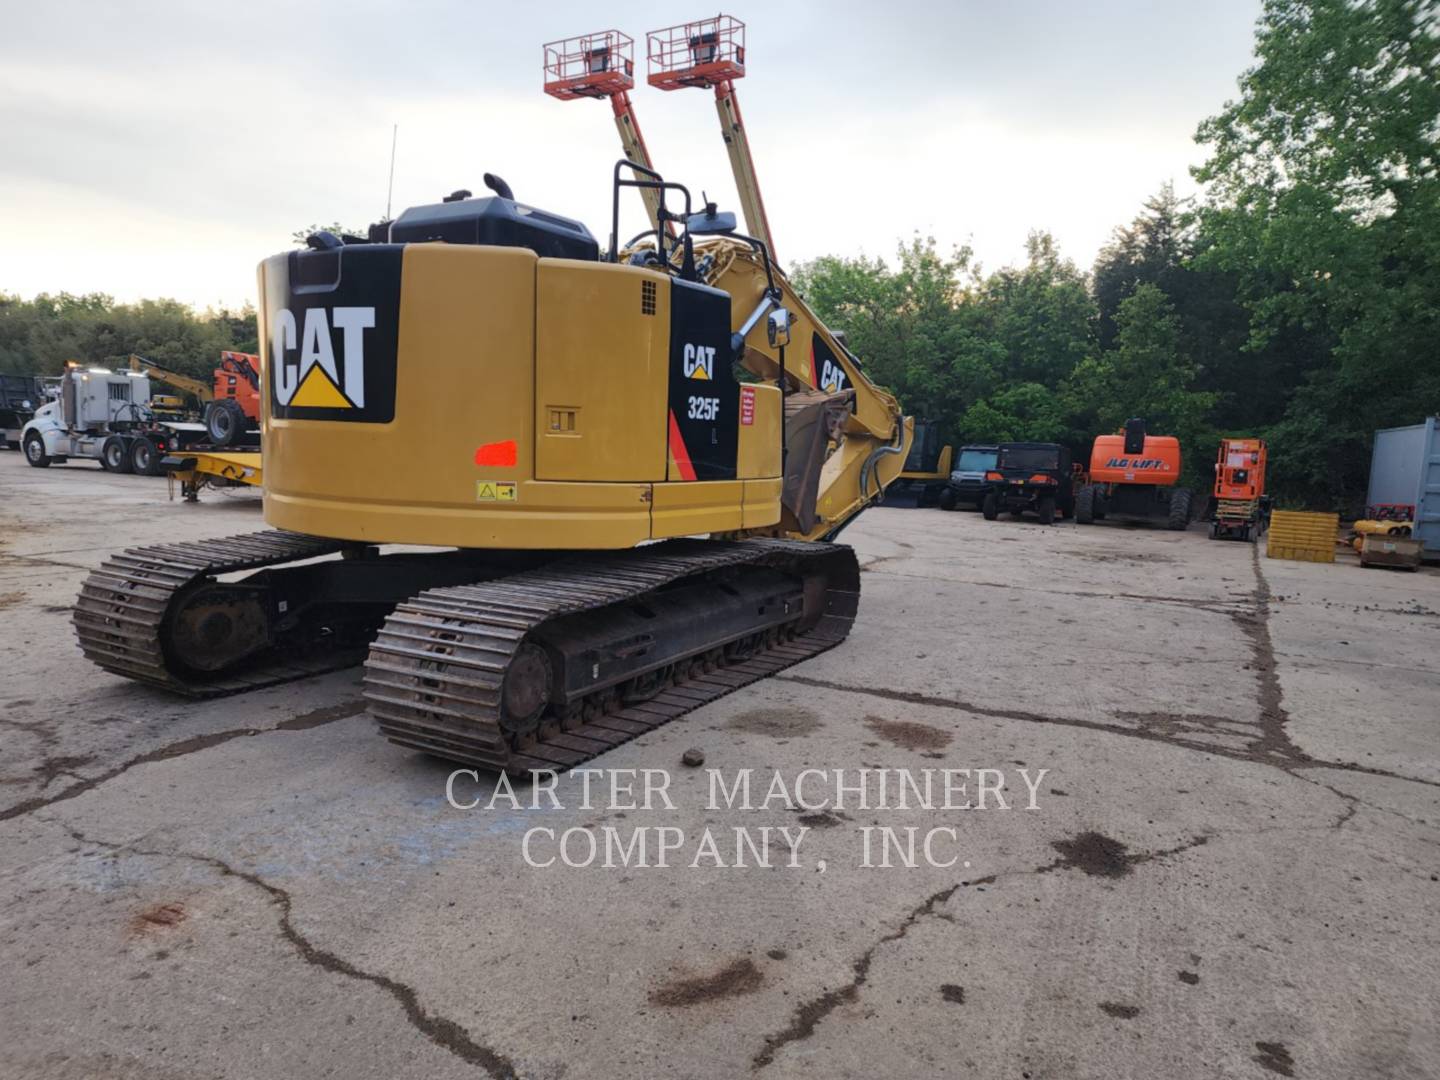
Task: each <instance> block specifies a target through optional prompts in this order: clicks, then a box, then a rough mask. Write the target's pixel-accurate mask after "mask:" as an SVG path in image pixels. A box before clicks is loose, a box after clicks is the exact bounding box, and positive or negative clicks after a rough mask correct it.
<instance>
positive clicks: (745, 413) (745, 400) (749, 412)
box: [740, 386, 755, 427]
mask: <svg viewBox="0 0 1440 1080" xmlns="http://www.w3.org/2000/svg"><path fill="white" fill-rule="evenodd" d="M740 423H742V424H744V425H745V426H746V427H750V426H752V425H753V424H754V423H755V388H754V387H753V386H742V387H741V388H740Z"/></svg>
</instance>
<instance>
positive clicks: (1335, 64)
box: [0, 0, 1440, 510]
mask: <svg viewBox="0 0 1440 1080" xmlns="http://www.w3.org/2000/svg"><path fill="white" fill-rule="evenodd" d="M1437 57H1440V0H1264V5H1263V10H1262V13H1261V16H1260V19H1259V21H1258V23H1257V28H1256V39H1255V63H1254V64H1253V66H1252V67H1251V68H1250V69H1249V70H1247V71H1246V72H1245V73H1244V74H1243V75H1242V76H1241V79H1240V94H1239V96H1238V98H1237V99H1236V100H1235V101H1232V102H1229V103H1227V104H1226V105H1225V107H1224V108H1223V109H1222V110H1221V111H1220V112H1219V113H1218V114H1217V115H1216V116H1214V117H1211V118H1210V119H1208V120H1206V121H1205V122H1204V123H1203V124H1201V126H1200V128H1199V130H1198V132H1197V133H1196V139H1197V141H1198V142H1199V143H1200V144H1201V145H1203V146H1204V147H1206V149H1207V154H1208V156H1207V160H1206V161H1205V164H1204V165H1202V166H1200V167H1199V168H1197V169H1196V170H1194V173H1195V178H1196V179H1197V180H1198V181H1199V182H1200V185H1201V190H1202V195H1201V197H1200V198H1199V199H1198V200H1195V201H1185V200H1181V199H1179V198H1177V197H1176V195H1175V193H1174V190H1173V189H1172V188H1171V187H1170V186H1168V185H1167V186H1166V187H1164V188H1162V189H1161V190H1160V191H1159V192H1157V193H1156V195H1155V196H1154V197H1152V198H1151V199H1149V200H1147V201H1146V203H1145V204H1144V206H1143V207H1141V208H1140V210H1139V212H1138V214H1137V216H1136V218H1135V219H1134V220H1133V221H1132V222H1130V223H1129V224H1127V225H1124V226H1122V227H1120V228H1118V229H1116V230H1115V233H1114V237H1113V239H1112V241H1111V242H1110V243H1109V244H1108V245H1107V246H1106V247H1105V248H1104V249H1103V250H1102V251H1101V252H1100V254H1099V256H1098V258H1097V259H1096V261H1095V263H1094V265H1093V266H1092V267H1091V268H1090V269H1089V270H1088V271H1082V270H1081V269H1080V268H1078V267H1077V266H1076V265H1075V264H1074V263H1073V262H1072V261H1071V260H1069V259H1067V258H1065V257H1064V256H1063V255H1062V253H1061V252H1060V251H1059V250H1058V249H1057V247H1056V244H1055V241H1054V239H1053V238H1052V237H1051V236H1049V235H1048V234H1046V233H1043V232H1036V233H1032V234H1031V235H1030V236H1029V239H1028V243H1027V247H1026V259H1025V262H1024V264H1023V265H1020V266H1015V267H1006V268H1004V269H1001V270H998V271H994V272H991V273H988V274H987V273H984V272H982V269H981V268H980V267H979V266H978V265H977V264H976V262H975V259H974V256H973V253H972V252H971V251H970V250H969V249H968V248H964V247H961V248H958V249H956V250H954V251H951V252H949V253H945V252H941V251H939V250H938V249H937V247H936V244H935V243H934V241H933V240H930V239H926V238H922V237H916V238H914V239H913V240H911V241H910V242H909V243H907V244H904V245H902V246H901V247H900V249H899V251H898V252H897V255H896V257H895V258H894V259H893V260H884V259H876V258H866V257H863V256H862V257H845V256H825V257H822V258H818V259H814V260H812V261H810V262H807V263H805V264H803V265H801V266H798V267H796V268H795V271H794V275H793V276H794V279H795V281H796V284H797V285H798V286H799V288H800V289H801V291H802V292H803V293H804V294H805V296H806V297H807V299H808V301H809V302H810V303H811V304H812V305H813V306H814V307H815V309H816V311H817V312H818V314H819V315H820V316H821V317H822V318H823V319H825V320H826V321H827V322H829V323H830V324H831V325H833V326H835V327H836V328H837V329H841V330H844V331H845V332H846V334H847V337H848V340H849V344H850V347H851V349H852V350H853V351H854V352H855V353H856V354H857V355H858V356H860V357H861V358H862V361H863V362H864V364H865V365H866V368H867V370H868V372H869V373H870V375H871V376H872V377H873V378H875V379H876V380H877V381H878V382H880V383H882V384H884V385H886V386H887V387H889V388H890V389H892V390H893V391H895V392H896V394H897V395H898V396H899V398H900V400H901V402H902V403H903V405H904V406H905V408H906V410H907V411H909V412H911V413H913V414H915V415H917V416H920V417H924V418H929V419H934V420H936V421H938V422H939V423H940V424H941V425H942V428H943V433H944V435H945V437H946V438H947V439H948V440H949V441H952V442H954V443H956V444H959V443H963V442H980V441H984V442H991V441H1002V440H1019V439H1033V440H1040V441H1058V442H1063V443H1066V444H1068V445H1069V446H1070V447H1071V449H1072V450H1073V451H1074V452H1075V453H1076V455H1077V457H1078V458H1079V459H1080V460H1085V459H1086V458H1087V457H1088V451H1089V446H1090V442H1091V440H1092V439H1093V437H1094V436H1095V435H1096V434H1097V433H1099V432H1105V431H1114V430H1116V429H1117V428H1119V426H1120V425H1121V424H1122V423H1123V422H1124V420H1125V419H1126V418H1127V417H1129V416H1143V417H1145V418H1146V419H1147V420H1148V421H1149V423H1150V429H1151V431H1153V432H1156V433H1169V434H1174V435H1177V436H1179V437H1180V439H1181V441H1182V444H1183V448H1184V456H1185V462H1186V472H1187V480H1188V482H1189V483H1191V484H1192V485H1194V486H1196V487H1197V488H1199V489H1200V490H1202V491H1203V490H1205V489H1207V488H1208V486H1209V484H1210V477H1211V473H1210V464H1211V462H1212V461H1213V460H1214V455H1215V449H1216V445H1217V442H1218V440H1219V439H1220V438H1221V437H1222V436H1226V435H1245V436H1255V435H1258V436H1261V437H1263V438H1265V439H1266V440H1267V441H1268V442H1269V444H1270V450H1271V452H1270V487H1271V490H1272V492H1273V493H1274V494H1275V495H1276V496H1277V497H1278V498H1279V499H1280V500H1281V502H1282V504H1283V505H1294V506H1308V507H1313V508H1317V509H1319V508H1325V509H1342V510H1354V509H1357V508H1358V507H1359V506H1360V504H1361V503H1363V500H1364V497H1365V488H1366V484H1367V480H1368V470H1369V451H1370V445H1371V440H1372V438H1373V433H1374V431H1375V429H1377V428H1381V427H1387V426H1394V425H1398V424H1408V423H1414V422H1416V421H1417V420H1419V419H1421V418H1423V417H1424V416H1425V415H1426V414H1428V413H1433V412H1437V411H1440V60H1437ZM308 231H313V230H301V231H300V232H298V233H297V234H296V236H297V240H303V234H304V233H306V232H308ZM222 349H239V350H241V351H246V352H254V351H256V325H255V312H254V310H253V309H252V308H249V307H246V308H244V309H242V310H240V311H218V312H217V311H209V312H204V313H196V312H194V311H192V310H191V309H190V308H188V307H186V306H185V305H183V304H180V303H177V302H175V301H170V300H154V301H151V300H147V301H141V302H139V303H135V304H117V303H115V302H114V301H113V300H112V299H111V298H110V297H107V296H104V295H100V294H93V295H86V296H70V295H65V294H61V295H60V296H48V295H42V296H39V297H37V298H35V299H34V300H28V301H27V300H21V299H20V298H19V297H16V296H10V295H6V294H3V293H0V371H5V372H22V373H41V374H48V373H53V372H56V371H58V370H59V369H60V366H61V365H62V364H63V363H64V361H65V360H67V359H77V360H81V361H83V362H86V363H90V364H97V363H112V364H113V363H119V362H123V360H124V358H125V357H126V356H127V355H128V354H129V353H132V352H136V353H140V354H141V355H143V356H146V357H148V358H150V359H152V360H155V361H157V362H159V363H162V364H164V365H166V366H167V367H172V368H175V369H177V370H180V371H184V372H187V373H190V374H195V375H200V376H202V377H203V376H204V375H205V374H206V373H207V372H209V371H210V370H211V368H213V366H214V364H215V361H216V357H217V354H218V353H219V352H220V351H221V350H222Z"/></svg>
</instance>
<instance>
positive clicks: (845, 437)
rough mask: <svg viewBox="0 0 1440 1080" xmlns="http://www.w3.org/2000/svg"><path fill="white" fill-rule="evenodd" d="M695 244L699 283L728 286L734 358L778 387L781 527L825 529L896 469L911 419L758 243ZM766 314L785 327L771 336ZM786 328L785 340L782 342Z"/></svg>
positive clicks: (813, 535) (721, 240) (796, 532)
mask: <svg viewBox="0 0 1440 1080" xmlns="http://www.w3.org/2000/svg"><path fill="white" fill-rule="evenodd" d="M695 250H696V258H697V263H698V265H699V267H700V270H701V273H702V276H703V277H704V279H705V281H706V283H707V284H709V285H713V286H715V287H716V288H719V289H724V290H725V291H726V292H728V293H729V294H730V297H731V325H732V326H734V327H736V328H737V329H736V339H737V340H735V341H734V345H735V346H736V350H735V351H736V356H735V362H736V363H737V364H738V365H739V366H740V367H741V368H743V369H744V370H745V371H746V372H748V373H749V374H750V376H752V377H754V378H758V379H760V380H763V381H765V382H769V383H772V384H774V385H778V386H780V387H781V388H782V390H783V391H784V393H785V466H784V471H785V492H784V496H783V498H782V507H783V515H782V518H781V523H780V529H779V532H780V534H781V535H784V536H788V537H791V538H794V539H803V540H824V539H831V538H833V537H835V536H836V535H837V534H838V533H839V532H840V530H841V529H843V528H844V527H845V526H846V525H848V524H849V523H850V521H851V520H853V519H854V517H855V516H856V515H857V514H859V513H860V511H862V510H864V509H865V508H866V507H867V506H869V505H871V504H872V503H874V502H876V501H877V500H878V499H879V498H880V496H881V495H882V494H883V493H884V491H885V488H886V487H887V486H888V485H889V484H890V483H891V482H892V481H894V480H895V478H896V477H897V476H899V474H900V472H901V470H902V469H903V468H904V466H905V457H906V455H907V454H908V453H909V452H910V443H911V440H912V439H913V438H914V420H913V418H911V417H908V416H905V415H903V414H902V412H901V409H900V403H899V401H897V400H896V398H895V396H894V395H893V394H891V393H890V392H888V391H886V390H884V389H882V388H880V387H878V386H876V385H875V384H874V383H873V382H871V381H870V378H869V377H868V376H867V375H866V374H865V372H864V371H863V370H862V369H861V367H860V364H859V361H858V360H857V359H856V358H855V357H854V356H853V355H852V354H851V353H850V351H849V350H848V349H847V348H846V347H845V345H844V343H843V342H842V341H840V339H839V338H838V337H836V335H835V333H834V332H833V331H832V330H831V329H830V328H829V327H827V326H826V325H825V324H824V323H823V322H822V321H821V320H820V318H819V317H818V316H817V315H816V314H815V312H814V311H813V310H812V309H811V308H810V306H809V305H808V304H807V303H805V301H804V299H803V298H802V297H801V296H800V294H799V293H797V292H796V291H795V289H794V287H793V286H792V285H791V284H790V282H789V280H788V279H786V278H785V276H784V275H783V274H781V273H780V272H779V271H777V270H776V269H775V268H774V267H773V266H770V265H768V260H767V258H766V255H765V252H764V250H763V248H762V247H760V246H757V245H753V244H751V243H750V242H748V241H747V240H744V239H742V238H739V237H734V236H720V237H713V238H709V239H706V240H702V241H701V242H700V243H698V244H697V245H696V249H695ZM776 312H783V314H781V315H778V316H775V313H776ZM772 316H775V317H776V319H777V321H778V322H779V323H780V324H783V327H784V330H783V331H782V332H781V333H780V334H779V335H778V336H779V339H780V340H777V341H772V339H771V333H770V325H771V319H772ZM762 324H764V325H762ZM787 335H788V344H782V343H780V342H781V341H782V340H783V339H784V338H785V337H786V336H787Z"/></svg>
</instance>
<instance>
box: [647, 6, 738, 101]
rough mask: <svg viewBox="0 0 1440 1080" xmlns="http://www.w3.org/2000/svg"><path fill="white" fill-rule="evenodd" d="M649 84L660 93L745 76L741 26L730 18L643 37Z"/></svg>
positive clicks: (725, 17)
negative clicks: (647, 55) (657, 88)
mask: <svg viewBox="0 0 1440 1080" xmlns="http://www.w3.org/2000/svg"><path fill="white" fill-rule="evenodd" d="M645 37H646V44H647V51H648V53H649V76H648V78H649V81H650V85H651V86H658V87H659V88H660V89H661V90H680V89H682V88H683V87H686V86H715V85H717V84H719V83H724V82H729V81H730V80H732V79H739V78H743V77H744V75H745V24H744V23H743V22H741V21H740V20H739V19H736V18H734V17H733V16H730V15H717V16H715V17H714V18H712V19H701V20H699V21H698V22H688V23H681V24H679V25H678V26H667V27H666V28H665V29H663V30H652V31H650V33H648V34H646V35H645Z"/></svg>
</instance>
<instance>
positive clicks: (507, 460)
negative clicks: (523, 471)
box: [475, 439, 517, 467]
mask: <svg viewBox="0 0 1440 1080" xmlns="http://www.w3.org/2000/svg"><path fill="white" fill-rule="evenodd" d="M516 456H517V448H516V446H515V440H514V439H506V440H505V441H504V442H492V443H486V444H485V445H484V446H481V447H479V448H478V449H477V450H476V451H475V464H476V465H499V466H502V467H513V466H514V464H515V459H516Z"/></svg>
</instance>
